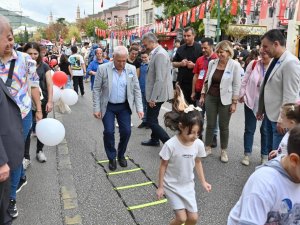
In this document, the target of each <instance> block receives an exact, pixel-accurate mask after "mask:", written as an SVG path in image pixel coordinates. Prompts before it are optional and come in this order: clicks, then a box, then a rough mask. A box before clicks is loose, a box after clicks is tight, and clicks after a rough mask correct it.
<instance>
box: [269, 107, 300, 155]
mask: <svg viewBox="0 0 300 225" xmlns="http://www.w3.org/2000/svg"><path fill="white" fill-rule="evenodd" d="M277 122H278V124H279V126H280V127H281V128H284V129H288V132H287V133H286V134H285V135H284V137H283V138H282V140H281V142H280V144H279V146H278V149H277V150H273V151H271V152H270V154H269V158H270V159H272V158H274V157H276V156H277V155H278V154H287V142H288V139H289V135H290V130H291V129H293V128H294V127H295V126H296V125H297V124H299V123H300V105H299V104H297V103H287V104H284V105H283V106H282V107H281V110H280V116H279V118H278V121H277Z"/></svg>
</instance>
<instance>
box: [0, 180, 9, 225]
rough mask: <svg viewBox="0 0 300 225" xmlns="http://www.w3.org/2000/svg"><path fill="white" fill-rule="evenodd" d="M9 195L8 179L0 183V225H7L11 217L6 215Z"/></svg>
mask: <svg viewBox="0 0 300 225" xmlns="http://www.w3.org/2000/svg"><path fill="white" fill-rule="evenodd" d="M9 194H10V179H7V180H6V181H4V182H0V225H9V224H11V223H12V222H11V221H12V218H11V216H10V215H9V214H8V213H7V209H8V205H9Z"/></svg>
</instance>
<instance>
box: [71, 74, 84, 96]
mask: <svg viewBox="0 0 300 225" xmlns="http://www.w3.org/2000/svg"><path fill="white" fill-rule="evenodd" d="M78 86H79V88H80V94H81V95H84V86H83V76H73V87H74V91H76V93H77V94H78Z"/></svg>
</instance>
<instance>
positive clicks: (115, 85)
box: [93, 46, 144, 171]
mask: <svg viewBox="0 0 300 225" xmlns="http://www.w3.org/2000/svg"><path fill="white" fill-rule="evenodd" d="M127 57H128V50H127V48H126V47H124V46H117V47H116V48H114V58H113V62H109V63H105V64H102V65H100V66H99V68H98V70H97V74H96V77H95V84H94V90H93V108H94V117H95V118H97V119H101V120H102V123H103V126H104V131H103V142H104V148H105V152H106V155H107V158H108V160H109V165H108V166H109V169H110V170H112V171H114V170H116V169H117V161H116V158H117V159H118V162H119V165H120V166H121V167H127V160H126V159H125V152H126V148H127V144H128V142H129V138H130V135H131V126H130V124H131V114H132V112H133V110H134V108H133V105H135V107H136V111H137V114H138V116H139V118H140V119H142V118H143V116H144V113H143V104H142V94H141V90H140V86H139V81H138V78H137V75H136V68H135V67H134V66H132V65H129V64H127V63H126V60H127ZM115 118H116V119H117V121H118V124H119V132H120V142H119V145H118V149H116V148H115V135H114V134H115Z"/></svg>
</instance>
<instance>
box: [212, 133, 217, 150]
mask: <svg viewBox="0 0 300 225" xmlns="http://www.w3.org/2000/svg"><path fill="white" fill-rule="evenodd" d="M217 146H218V139H217V135H214V137H213V141H212V144H211V147H212V148H216V147H217Z"/></svg>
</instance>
